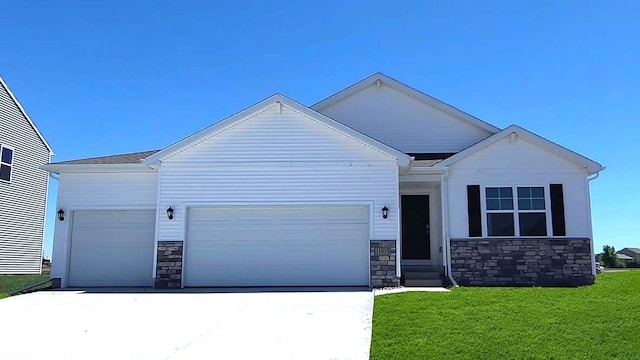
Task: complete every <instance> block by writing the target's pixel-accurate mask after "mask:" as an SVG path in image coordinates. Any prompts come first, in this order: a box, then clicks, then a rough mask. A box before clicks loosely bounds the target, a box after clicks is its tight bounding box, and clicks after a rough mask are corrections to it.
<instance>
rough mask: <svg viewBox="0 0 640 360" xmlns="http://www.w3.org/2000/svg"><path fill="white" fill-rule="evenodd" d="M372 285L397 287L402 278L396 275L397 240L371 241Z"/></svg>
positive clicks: (375, 286) (370, 264) (376, 286)
mask: <svg viewBox="0 0 640 360" xmlns="http://www.w3.org/2000/svg"><path fill="white" fill-rule="evenodd" d="M370 246H371V253H370V255H371V261H370V262H369V266H370V269H371V287H374V288H381V287H397V286H400V278H399V277H398V276H396V241H395V240H373V241H371V245H370Z"/></svg>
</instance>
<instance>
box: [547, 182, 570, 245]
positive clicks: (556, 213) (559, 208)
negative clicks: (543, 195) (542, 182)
mask: <svg viewBox="0 0 640 360" xmlns="http://www.w3.org/2000/svg"><path fill="white" fill-rule="evenodd" d="M550 189H551V225H552V226H553V236H565V235H567V230H566V229H565V224H564V194H563V192H562V184H551V186H550Z"/></svg>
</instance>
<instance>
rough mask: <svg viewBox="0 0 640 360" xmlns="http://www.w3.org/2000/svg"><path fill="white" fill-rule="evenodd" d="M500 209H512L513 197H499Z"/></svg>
mask: <svg viewBox="0 0 640 360" xmlns="http://www.w3.org/2000/svg"><path fill="white" fill-rule="evenodd" d="M500 210H513V199H500Z"/></svg>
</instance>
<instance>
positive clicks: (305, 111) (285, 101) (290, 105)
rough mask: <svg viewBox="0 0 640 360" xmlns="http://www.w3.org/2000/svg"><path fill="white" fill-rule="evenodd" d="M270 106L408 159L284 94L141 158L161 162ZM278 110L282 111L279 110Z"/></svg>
mask: <svg viewBox="0 0 640 360" xmlns="http://www.w3.org/2000/svg"><path fill="white" fill-rule="evenodd" d="M273 107H278V108H279V109H282V107H286V108H287V109H290V110H292V111H294V112H296V113H298V114H300V115H302V116H305V117H306V118H309V119H311V120H313V121H315V122H317V123H319V124H321V125H323V126H325V127H327V128H330V129H332V130H333V131H336V132H338V133H340V134H341V135H343V136H345V137H348V138H350V139H352V140H354V141H356V142H358V143H361V144H362V145H365V146H367V147H369V148H371V149H372V150H375V151H378V152H380V153H382V154H384V155H386V156H388V157H391V158H394V159H395V160H397V161H398V162H399V163H400V164H403V165H406V164H409V162H410V157H409V156H408V155H406V154H404V153H402V152H400V151H398V150H396V149H394V148H391V147H389V146H387V145H385V144H382V143H380V142H378V141H377V140H374V139H372V138H370V137H368V136H366V135H364V134H362V133H359V132H357V131H355V130H353V129H351V128H349V127H347V126H345V125H343V124H341V123H339V122H337V121H335V120H333V119H330V118H328V117H326V116H324V115H322V114H320V113H318V112H315V111H313V110H311V109H309V108H308V107H306V106H304V105H302V104H299V103H297V102H295V101H293V100H291V99H289V98H287V97H286V96H284V95H281V94H275V95H273V96H271V97H269V98H267V99H265V100H263V101H261V102H259V103H257V104H255V105H253V106H251V107H249V108H247V109H245V110H242V111H240V112H238V113H236V114H234V115H232V116H230V117H228V118H226V119H224V120H222V121H219V122H217V123H215V124H213V125H211V126H209V127H208V128H205V129H203V130H201V131H199V132H197V133H195V134H193V135H191V136H189V137H187V138H185V139H183V140H181V141H178V142H177V143H175V144H173V145H170V146H169V147H167V148H165V149H163V150H161V151H159V152H157V153H155V154H153V155H151V156H149V157H148V158H146V159H145V160H144V161H145V163H147V164H148V165H151V166H157V165H159V164H160V162H162V161H164V160H167V159H169V158H171V157H173V156H176V155H177V154H179V153H181V152H183V151H185V150H187V149H189V148H192V147H194V146H196V145H198V144H200V143H202V142H204V141H205V140H207V139H210V138H212V137H214V136H216V135H218V134H221V133H224V132H226V131H227V130H229V129H231V128H233V127H235V126H238V125H239V124H242V123H243V122H245V121H247V120H249V119H252V118H254V117H255V116H257V115H259V114H260V113H262V112H264V111H267V110H268V109H271V108H273ZM280 111H281V110H280Z"/></svg>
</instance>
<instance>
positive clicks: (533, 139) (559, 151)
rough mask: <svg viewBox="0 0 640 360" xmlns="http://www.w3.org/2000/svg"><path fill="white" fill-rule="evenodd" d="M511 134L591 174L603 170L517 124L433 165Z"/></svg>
mask: <svg viewBox="0 0 640 360" xmlns="http://www.w3.org/2000/svg"><path fill="white" fill-rule="evenodd" d="M512 134H515V135H516V136H519V137H522V138H523V139H525V140H527V141H529V142H530V143H533V144H534V145H537V146H539V147H541V148H542V149H545V150H547V151H549V152H551V153H553V154H556V155H558V156H560V157H562V158H564V159H566V160H568V161H571V162H573V163H575V164H577V165H579V166H580V167H582V168H584V169H585V171H586V172H587V173H588V174H589V175H591V174H595V173H597V172H600V171H602V170H604V167H603V166H602V165H601V164H599V163H597V162H595V161H593V160H591V159H589V158H587V157H585V156H582V155H580V154H578V153H575V152H573V151H571V150H569V149H567V148H565V147H563V146H560V145H558V144H556V143H554V142H552V141H549V140H547V139H545V138H543V137H541V136H539V135H536V134H534V133H532V132H530V131H528V130H525V129H523V128H521V127H519V126H517V125H511V126H509V127H508V128H506V129H504V130H502V131H500V132H499V133H497V134H494V135H492V136H491V137H489V138H487V139H485V140H482V141H480V142H479V143H477V144H475V145H472V146H470V147H468V148H466V149H465V150H463V151H461V152H459V153H457V154H455V155H453V156H451V157H450V158H448V159H446V160H444V161H442V162H440V163H438V164H437V165H436V166H435V167H447V166H449V165H452V164H455V163H456V162H458V161H460V160H462V159H465V158H467V157H468V156H470V155H473V154H475V153H477V152H479V151H481V150H482V149H485V148H487V147H489V146H490V145H492V144H494V143H496V142H498V141H500V140H502V139H505V138H506V137H508V136H512Z"/></svg>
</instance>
